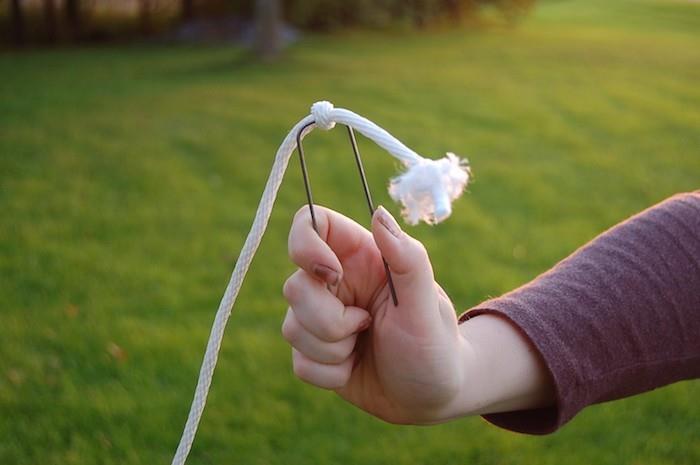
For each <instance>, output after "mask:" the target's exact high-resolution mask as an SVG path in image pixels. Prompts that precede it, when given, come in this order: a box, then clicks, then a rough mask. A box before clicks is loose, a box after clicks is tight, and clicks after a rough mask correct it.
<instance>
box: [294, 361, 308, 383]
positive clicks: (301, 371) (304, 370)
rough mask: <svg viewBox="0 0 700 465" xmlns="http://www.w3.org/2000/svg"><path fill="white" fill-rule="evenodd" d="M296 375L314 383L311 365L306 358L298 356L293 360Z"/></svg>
mask: <svg viewBox="0 0 700 465" xmlns="http://www.w3.org/2000/svg"><path fill="white" fill-rule="evenodd" d="M293 369H294V376H296V377H297V378H299V379H300V380H302V381H306V382H309V383H313V380H312V379H311V365H310V364H309V363H308V362H307V361H306V360H304V359H301V358H298V357H296V358H295V359H294V362H293Z"/></svg>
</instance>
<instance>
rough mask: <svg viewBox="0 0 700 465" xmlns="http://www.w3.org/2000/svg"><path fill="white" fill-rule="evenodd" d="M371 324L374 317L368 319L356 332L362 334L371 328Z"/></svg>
mask: <svg viewBox="0 0 700 465" xmlns="http://www.w3.org/2000/svg"><path fill="white" fill-rule="evenodd" d="M371 324H372V317H371V316H370V317H367V319H366V320H365V321H363V322H362V323H361V324H360V326H359V327H358V328H357V331H356V332H358V333H361V332H362V331H364V330H365V329H367V328H369V327H370V325H371Z"/></svg>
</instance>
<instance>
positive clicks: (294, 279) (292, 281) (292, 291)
mask: <svg viewBox="0 0 700 465" xmlns="http://www.w3.org/2000/svg"><path fill="white" fill-rule="evenodd" d="M300 292H301V283H300V282H299V275H298V274H297V273H294V274H293V275H291V276H290V277H289V278H287V280H286V281H285V282H284V286H282V295H283V296H284V298H285V299H287V301H288V302H292V301H295V300H297V299H298V297H299V293H300Z"/></svg>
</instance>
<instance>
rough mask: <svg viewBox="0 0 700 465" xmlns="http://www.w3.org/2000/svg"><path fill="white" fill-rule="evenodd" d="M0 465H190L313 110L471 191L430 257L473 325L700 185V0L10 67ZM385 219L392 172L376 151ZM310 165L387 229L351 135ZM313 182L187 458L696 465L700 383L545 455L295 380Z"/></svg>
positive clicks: (542, 445) (4, 104)
mask: <svg viewBox="0 0 700 465" xmlns="http://www.w3.org/2000/svg"><path fill="white" fill-rule="evenodd" d="M0 72H1V73H2V76H3V78H2V85H1V86H0V213H1V214H2V220H1V221H0V297H1V304H0V309H1V311H0V463H2V464H8V465H11V464H18V465H19V464H22V465H28V464H156V463H169V460H170V458H171V454H172V452H173V450H174V448H175V445H176V443H177V441H178V439H179V435H180V433H181V428H182V426H183V423H184V420H185V417H186V414H187V410H188V408H189V402H190V400H191V394H192V391H193V388H194V384H195V380H196V376H197V373H198V369H199V363H200V360H201V356H202V354H203V349H204V345H205V342H206V339H207V336H208V331H209V328H210V324H211V322H212V318H213V315H214V311H215V309H216V306H217V304H218V301H219V298H220V296H221V293H222V292H223V289H224V286H225V284H226V282H227V280H228V277H229V273H230V271H231V269H232V267H233V264H234V262H235V258H236V255H237V252H238V250H239V249H240V247H241V245H242V243H243V240H244V238H245V235H246V233H247V231H248V228H249V226H250V222H251V221H252V216H253V213H254V211H255V208H256V206H257V202H258V199H259V196H260V193H261V192H262V187H263V184H264V182H265V179H266V177H267V173H268V170H269V168H270V165H271V161H272V157H273V154H274V151H275V150H276V148H277V145H278V144H279V142H280V141H281V140H282V138H283V136H284V135H285V133H286V131H287V130H288V129H289V128H290V127H291V125H292V124H293V123H294V122H295V121H297V120H298V119H299V118H300V117H301V116H303V115H304V114H306V112H307V111H308V106H309V105H310V103H312V102H313V101H315V100H319V99H329V100H331V101H333V102H335V103H336V104H337V105H339V106H345V107H349V108H352V109H353V110H355V111H357V112H359V113H361V114H364V115H366V116H368V117H370V118H371V119H373V120H375V121H377V122H378V123H379V124H381V125H382V126H384V127H386V128H387V129H389V130H390V131H391V132H392V133H394V134H395V135H396V136H398V137H399V138H401V139H402V140H404V141H405V142H406V143H407V145H409V146H411V147H413V148H414V149H416V150H417V151H418V152H420V153H423V154H425V155H429V156H440V155H441V154H443V153H444V152H445V151H448V150H452V151H455V152H457V153H460V154H462V155H466V156H468V157H469V158H470V160H471V162H472V165H473V168H474V172H475V174H476V181H475V182H474V184H473V185H472V187H471V189H470V192H469V193H468V194H467V195H466V196H465V198H463V199H461V200H460V201H459V202H458V203H457V204H456V206H455V212H454V215H453V217H452V218H450V220H449V221H448V222H446V223H445V224H444V225H441V226H439V227H436V228H430V227H426V226H420V227H417V228H415V229H411V230H410V232H411V233H412V234H414V235H415V236H417V237H419V238H420V239H421V240H423V241H424V242H425V243H426V245H427V247H428V249H429V251H430V252H431V255H432V257H433V260H434V263H435V268H436V273H437V276H438V279H439V280H440V281H441V283H443V285H444V287H445V289H446V290H447V291H448V292H449V293H450V295H451V296H452V297H453V299H454V302H455V305H456V307H457V308H459V309H460V310H463V309H466V308H468V307H469V306H472V305H475V304H477V303H478V302H479V301H481V300H482V299H484V298H486V297H487V296H492V295H498V294H499V293H502V292H505V291H507V290H509V289H511V288H513V287H514V286H517V285H519V284H521V283H523V282H526V281H527V280H529V279H531V278H533V277H534V276H536V275H537V274H538V273H540V272H542V271H544V270H546V269H547V268H549V267H550V266H552V265H553V264H554V263H555V262H556V261H557V260H559V259H560V258H562V257H564V256H566V255H567V254H568V253H570V252H571V251H573V250H574V249H575V248H576V247H578V246H579V245H581V244H582V243H583V242H585V241H587V240H589V239H590V238H592V237H594V236H595V235H596V234H597V233H599V232H601V231H602V230H604V229H605V228H607V227H609V226H611V225H613V224H615V223H616V222H617V221H619V220H621V219H623V218H625V217H626V216H628V215H630V214H632V213H634V212H636V211H639V210H640V209H643V208H645V207H646V206H649V205H651V204H653V203H654V202H657V201H659V200H661V199H663V198H665V197H667V196H669V195H671V194H673V193H675V192H680V191H688V190H693V189H697V188H698V187H699V186H700V153H699V151H698V149H699V148H700V86H699V85H698V83H699V82H700V5H699V4H696V3H691V2H684V1H661V0H656V1H653V0H640V1H636V2H632V1H616V2H603V1H594V2H581V1H579V2H574V1H558V2H542V3H541V4H540V6H539V8H538V10H537V11H536V13H535V14H534V15H533V16H532V17H530V18H529V19H528V20H527V21H525V22H524V23H523V24H522V25H521V26H520V27H519V28H517V29H512V30H511V29H503V28H498V27H491V28H483V29H481V30H476V31H475V30H471V31H469V30H465V31H455V30H451V31H441V30H438V31H428V32H422V33H416V34H408V33H402V32H398V33H392V34H385V33H380V32H351V33H343V34H339V35H336V36H333V37H309V38H306V39H304V40H303V41H302V42H300V43H298V44H297V45H296V46H295V47H294V48H293V49H292V50H290V51H289V53H288V54H287V55H286V57H285V58H284V59H283V60H281V61H280V62H279V63H276V64H273V65H262V64H256V63H253V62H250V61H249V60H248V59H247V58H246V56H245V53H244V52H242V51H240V50H235V49H231V48H224V47H215V48H199V47H192V48H190V47H167V46H149V47H135V46H134V47H118V48H107V49H99V50H98V49H92V48H84V49H78V50H56V51H27V52H22V53H5V54H3V55H1V56H0ZM360 144H361V149H362V150H363V154H364V158H365V163H366V168H367V171H368V174H369V179H370V182H371V184H372V186H373V192H374V195H375V196H376V197H377V200H378V201H379V202H381V203H383V204H385V205H387V206H388V207H389V208H390V209H391V210H392V211H394V212H395V213H397V207H396V206H395V205H393V204H392V203H391V202H390V201H389V199H388V196H387V194H386V192H385V190H384V189H383V187H384V185H385V184H386V180H387V178H388V177H390V176H391V175H393V174H394V172H395V163H394V162H393V161H392V160H391V158H390V157H388V156H386V155H385V154H383V153H382V152H381V151H380V150H379V149H378V148H376V147H375V146H373V145H372V144H371V143H369V142H367V141H366V140H361V141H360ZM307 150H308V153H309V163H310V170H311V176H312V179H313V185H314V189H315V191H314V193H315V195H316V198H317V201H318V202H319V203H322V204H326V205H329V206H332V207H335V208H337V209H339V210H340V211H342V212H344V213H346V214H348V215H351V216H353V217H355V218H358V219H360V220H361V221H362V222H363V223H364V224H366V223H367V218H366V212H365V210H364V208H365V206H364V204H363V200H362V194H361V190H360V186H359V183H358V179H357V177H356V174H355V168H354V165H353V160H352V156H351V153H350V152H349V147H348V146H347V145H346V141H345V138H344V135H343V133H342V132H341V131H333V132H330V133H320V132H316V133H314V134H313V136H312V137H310V138H309V139H308V142H307ZM303 200H304V194H303V190H302V186H301V179H300V175H299V173H298V169H297V166H296V165H295V164H292V166H291V169H290V172H289V174H288V175H287V179H286V181H285V183H284V185H283V188H282V190H281V192H280V197H279V200H278V203H277V206H276V208H275V211H274V214H273V217H272V220H271V223H270V229H269V231H268V232H267V235H266V237H265V240H264V241H263V244H262V247H261V249H260V252H259V254H258V256H257V258H256V260H255V262H254V264H253V266H252V268H251V271H250V274H249V275H248V278H247V280H246V283H245V285H244V288H243V291H242V293H241V295H240V297H239V300H238V304H237V306H236V308H235V312H234V315H233V317H232V318H231V321H230V325H229V330H228V332H227V335H226V340H225V342H224V346H223V351H222V354H221V358H220V362H219V367H218V370H217V373H216V376H215V379H214V385H213V388H212V393H211V396H210V399H209V405H208V408H207V410H206V412H205V415H204V419H203V421H202V424H201V428H200V433H199V436H198V437H197V440H196V443H195V447H194V449H193V452H192V456H191V459H190V463H192V464H215V463H235V464H246V465H255V464H260V465H268V464H270V465H271V464H285V465H286V464H290V465H294V464H337V463H342V464H373V465H374V464H376V465H379V464H387V465H403V464H406V465H409V464H410V465H418V464H431V465H432V464H438V465H439V464H473V465H478V464H516V463H517V464H537V465H547V464H557V465H559V464H567V465H576V464H581V465H583V464H592V463H595V464H615V465H619V464H630V465H632V464H645V465H647V464H670V463H673V464H688V465H690V464H697V463H700V425H699V424H698V418H700V407H698V402H697V399H698V397H699V396H700V384H698V382H695V381H693V382H685V383H680V384H676V385H674V386H671V387H668V388H664V389H661V390H657V391H655V392H652V393H648V394H645V395H642V396H639V397H636V398H632V399H627V400H624V401H620V402H615V403H610V404H604V405H600V406H595V407H592V408H589V409H587V410H585V411H584V412H583V413H581V414H580V415H579V416H578V417H577V418H576V419H575V420H574V421H573V422H572V423H571V424H569V425H567V426H566V427H565V428H563V429H562V430H561V431H560V432H558V433H556V434H554V435H551V436H547V437H528V436H522V435H517V434H513V433H509V432H505V431H501V430H498V429H497V428H495V427H492V426H489V425H487V424H485V423H484V422H483V420H480V419H478V418H472V419H464V420H461V421H457V422H453V423H450V424H447V425H442V426H436V427H426V428H419V427H397V426H391V425H386V424H383V423H381V422H380V421H378V420H375V419H373V418H370V417H368V416H367V415H365V414H363V413H361V412H359V411H357V410H355V409H354V408H352V407H350V406H349V405H347V404H345V403H343V402H342V401H340V400H339V399H337V398H336V397H335V396H334V395H333V394H331V393H327V392H322V391H319V390H316V389H313V388H311V387H309V386H307V385H305V384H302V383H301V382H298V381H297V380H296V379H295V378H294V376H293V375H292V373H291V364H290V360H289V359H290V356H289V350H288V347H287V346H286V344H285V343H284V341H283V340H282V338H281V336H280V335H279V327H280V323H281V320H282V317H283V315H284V310H285V303H284V301H283V299H282V297H281V292H280V289H281V286H282V283H283V282H284V280H285V278H286V276H287V275H288V274H289V273H290V272H291V271H292V270H293V267H292V265H291V264H290V263H289V261H288V259H287V257H286V251H285V250H286V234H287V229H288V226H289V223H290V219H291V216H292V214H293V212H294V211H295V210H296V209H297V208H298V207H299V206H300V205H301V204H302V203H303Z"/></svg>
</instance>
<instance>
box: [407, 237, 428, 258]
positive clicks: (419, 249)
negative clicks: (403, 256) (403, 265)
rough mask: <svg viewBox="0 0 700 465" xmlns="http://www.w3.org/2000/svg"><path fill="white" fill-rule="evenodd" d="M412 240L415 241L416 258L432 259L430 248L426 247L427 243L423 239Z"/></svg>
mask: <svg viewBox="0 0 700 465" xmlns="http://www.w3.org/2000/svg"><path fill="white" fill-rule="evenodd" d="M411 242H412V243H413V249H414V251H415V252H414V253H415V256H416V259H419V260H422V261H428V260H430V257H429V256H428V249H426V248H425V245H424V244H423V243H422V242H421V241H419V240H417V239H414V238H411Z"/></svg>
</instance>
